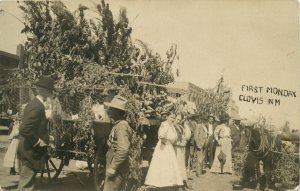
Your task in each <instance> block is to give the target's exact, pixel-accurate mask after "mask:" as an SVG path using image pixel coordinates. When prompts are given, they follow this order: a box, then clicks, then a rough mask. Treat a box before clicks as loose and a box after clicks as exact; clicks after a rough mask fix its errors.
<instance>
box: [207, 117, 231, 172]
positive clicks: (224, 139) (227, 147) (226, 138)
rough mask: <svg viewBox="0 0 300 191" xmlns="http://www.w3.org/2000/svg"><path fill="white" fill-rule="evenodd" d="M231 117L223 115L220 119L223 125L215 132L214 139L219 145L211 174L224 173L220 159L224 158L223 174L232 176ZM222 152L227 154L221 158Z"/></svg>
mask: <svg viewBox="0 0 300 191" xmlns="http://www.w3.org/2000/svg"><path fill="white" fill-rule="evenodd" d="M229 119H230V117H229V116H228V115H223V116H221V118H220V121H221V124H220V125H218V126H217V127H216V129H215V131H214V138H215V140H216V141H217V143H218V146H217V147H216V152H215V158H214V162H213V164H212V167H211V169H210V172H214V173H222V169H221V162H220V158H221V159H222V158H224V159H225V160H224V159H223V161H225V163H224V164H223V173H229V174H232V156H231V147H232V146H231V137H230V136H231V132H230V128H229V127H228V122H229ZM221 151H222V152H223V153H224V154H225V155H223V157H221V156H220V155H219V154H220V153H221Z"/></svg>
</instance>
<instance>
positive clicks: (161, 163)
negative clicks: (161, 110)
mask: <svg viewBox="0 0 300 191" xmlns="http://www.w3.org/2000/svg"><path fill="white" fill-rule="evenodd" d="M158 138H159V141H158V143H157V145H156V147H155V150H154V153H153V157H152V160H151V163H150V166H149V170H148V173H147V176H146V180H145V184H146V185H150V186H155V187H167V186H177V185H183V179H182V176H181V173H180V170H179V167H178V163H177V159H176V155H175V151H174V148H173V145H172V144H173V143H174V142H175V141H176V139H177V134H176V130H175V128H174V127H173V126H172V125H169V123H168V122H166V121H165V122H162V124H161V126H160V128H159V131H158ZM162 142H164V143H165V144H163V143H162Z"/></svg>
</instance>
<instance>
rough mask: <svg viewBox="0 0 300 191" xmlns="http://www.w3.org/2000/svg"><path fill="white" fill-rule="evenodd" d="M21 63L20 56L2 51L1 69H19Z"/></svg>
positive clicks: (0, 52) (0, 55)
mask: <svg viewBox="0 0 300 191" xmlns="http://www.w3.org/2000/svg"><path fill="white" fill-rule="evenodd" d="M19 61H20V58H19V56H17V55H15V54H11V53H8V52H4V51H1V50H0V68H18V65H19Z"/></svg>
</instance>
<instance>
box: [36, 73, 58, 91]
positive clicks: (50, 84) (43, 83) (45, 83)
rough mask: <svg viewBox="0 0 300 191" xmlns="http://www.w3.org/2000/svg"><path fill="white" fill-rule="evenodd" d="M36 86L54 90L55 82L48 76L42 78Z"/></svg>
mask: <svg viewBox="0 0 300 191" xmlns="http://www.w3.org/2000/svg"><path fill="white" fill-rule="evenodd" d="M34 85H36V86H37V87H42V88H45V89H48V90H54V80H53V79H52V78H51V77H48V76H41V77H40V79H39V80H38V81H37V82H35V83H34Z"/></svg>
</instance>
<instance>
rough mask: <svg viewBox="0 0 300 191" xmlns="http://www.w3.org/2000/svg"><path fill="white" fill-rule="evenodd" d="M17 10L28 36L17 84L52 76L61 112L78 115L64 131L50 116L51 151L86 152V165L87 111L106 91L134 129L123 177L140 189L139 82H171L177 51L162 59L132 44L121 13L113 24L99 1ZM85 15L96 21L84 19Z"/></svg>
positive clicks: (32, 4)
mask: <svg viewBox="0 0 300 191" xmlns="http://www.w3.org/2000/svg"><path fill="white" fill-rule="evenodd" d="M19 8H20V9H21V10H22V11H23V13H24V25H25V27H24V29H23V30H22V31H21V32H22V33H25V34H26V35H27V41H26V42H25V55H24V57H25V61H24V67H23V68H22V71H21V73H20V74H18V76H19V77H20V81H23V82H29V83H30V84H31V83H32V82H33V81H34V80H36V79H37V78H38V77H39V76H41V75H49V76H51V77H53V78H54V79H55V82H56V83H55V84H56V89H57V94H58V97H59V98H60V101H61V105H62V110H63V111H64V112H68V114H69V115H73V114H79V120H78V121H79V122H76V123H74V124H71V126H69V127H66V125H64V124H63V122H62V118H63V116H61V114H59V113H55V114H54V119H53V127H54V128H53V131H54V134H55V139H56V149H58V150H59V149H61V150H74V151H76V152H78V153H80V152H81V153H82V152H85V153H87V156H86V157H87V158H86V159H87V160H89V159H90V158H91V157H92V156H93V154H94V146H95V143H94V142H93V139H92V130H91V129H92V128H91V127H92V124H93V123H92V122H93V119H94V118H93V113H92V110H91V109H92V107H91V106H92V104H94V103H97V102H101V101H103V100H104V98H105V97H106V96H107V95H108V94H109V93H110V92H111V91H117V92H118V91H119V92H120V93H121V94H123V95H124V96H125V97H126V98H128V99H129V102H128V111H127V119H128V121H129V123H130V125H131V126H132V128H133V129H134V130H135V132H134V134H133V137H132V139H131V141H132V143H131V144H132V145H133V147H132V151H131V153H130V158H131V167H132V168H131V169H132V170H131V172H130V174H129V176H128V178H129V180H131V182H135V184H140V180H141V173H140V171H139V163H140V159H141V157H140V154H141V153H140V151H141V147H142V139H141V137H140V136H141V133H140V132H139V127H140V124H139V118H140V112H144V111H142V110H141V107H142V105H141V104H140V102H139V101H138V100H137V99H136V98H137V97H138V96H140V97H141V96H142V95H143V94H144V93H145V92H147V89H149V88H148V87H147V86H146V85H142V84H139V83H138V82H141V81H142V82H146V83H156V84H160V85H165V84H168V83H170V82H173V81H174V77H173V74H172V69H171V68H172V67H171V66H172V63H173V60H174V58H175V55H176V46H175V45H172V46H171V48H170V50H168V51H167V55H166V58H165V59H162V58H161V57H160V55H159V54H157V53H154V52H153V51H151V50H150V49H149V48H148V47H147V45H146V44H145V43H143V42H142V41H141V40H136V41H135V42H133V41H132V40H131V36H130V35H131V32H132V28H131V27H130V26H129V21H128V18H127V16H126V9H124V8H122V9H121V10H120V12H119V17H118V19H117V20H115V19H114V16H113V14H112V12H111V10H110V8H109V4H107V3H105V2H104V1H103V0H102V1H101V2H100V4H98V5H97V6H96V7H95V9H96V11H94V10H93V9H90V8H88V7H86V6H84V5H79V7H78V9H77V10H76V11H75V12H74V13H72V12H70V11H69V10H68V9H67V7H66V6H65V5H64V4H63V3H62V2H60V1H45V0H41V1H22V2H19ZM88 11H90V12H93V13H94V14H95V15H96V16H95V17H93V18H88V17H87V16H86V15H87V14H86V12H88ZM120 90H121V91H120ZM148 93H150V92H148ZM61 154H63V153H61ZM128 182H130V181H128ZM128 185H129V184H128Z"/></svg>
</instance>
